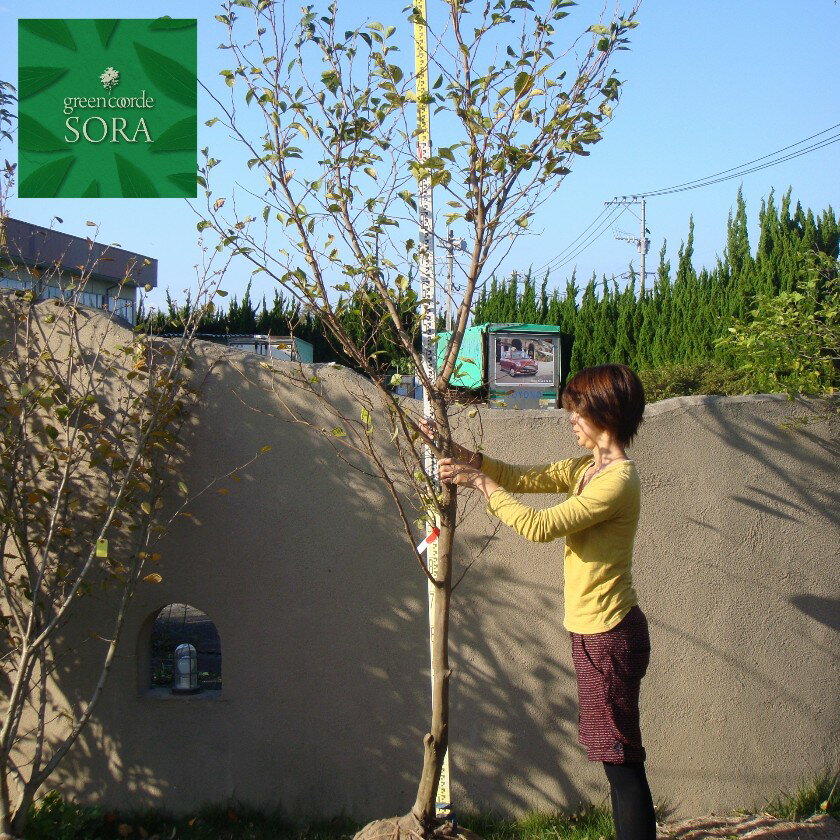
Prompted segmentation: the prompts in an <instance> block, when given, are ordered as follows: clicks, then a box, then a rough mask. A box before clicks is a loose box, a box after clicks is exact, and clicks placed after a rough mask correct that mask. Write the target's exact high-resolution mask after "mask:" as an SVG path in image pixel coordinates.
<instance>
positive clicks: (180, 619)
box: [148, 604, 222, 691]
mask: <svg viewBox="0 0 840 840" xmlns="http://www.w3.org/2000/svg"><path fill="white" fill-rule="evenodd" d="M184 644H187V645H192V646H193V647H194V648H195V651H196V654H197V670H198V687H199V688H200V689H201V690H203V691H219V690H220V689H221V687H222V645H221V640H220V639H219V632H218V630H216V625H215V624H214V623H213V622H212V621H211V620H210V617H209V616H208V615H207V614H206V613H203V612H202V611H201V610H199V609H196V608H195V607H193V606H190V605H189V604H167V605H166V606H165V607H164V608H163V609H162V610H160V611H159V612H158V614H157V615H156V616H155V619H154V622H153V624H152V628H151V638H150V647H151V651H150V652H151V656H150V674H149V682H148V686H149V687H150V688H153V689H161V688H171V687H172V685H173V681H174V678H175V658H174V657H175V649H176V648H177V647H178V646H179V645H184Z"/></svg>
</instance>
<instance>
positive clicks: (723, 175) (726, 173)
mask: <svg viewBox="0 0 840 840" xmlns="http://www.w3.org/2000/svg"><path fill="white" fill-rule="evenodd" d="M837 128H840V123H837V124H836V125H832V126H829V127H828V128H825V129H823V130H822V131H818V132H817V133H816V134H812V135H811V136H810V137H805V138H804V139H802V140H798V141H797V142H796V143H791V144H790V145H788V146H783V147H782V148H781V149H776V151H775V152H769V153H768V154H766V155H762V156H761V157H757V158H754V159H753V160H748V161H746V162H745V163H741V164H739V165H738V166H732V167H730V168H729V169H722V170H721V171H720V172H715V173H713V174H711V175H706V176H704V177H703V178H696V179H694V180H693V181H684V182H683V183H681V184H674V185H673V186H670V187H662V188H660V189H656V190H648V191H647V192H639V193H633V196H634V197H636V198H643V197H644V198H647V197H649V196H659V195H669V194H670V193H676V192H685V191H687V190H693V189H699V188H700V187H708V186H710V185H711V184H718V183H720V182H721V181H728V180H731V179H732V178H738V177H740V176H741V175H748V174H750V173H751V172H758V171H759V170H761V169H767V168H769V167H771V166H776V165H777V164H779V163H784V162H785V161H788V160H793V159H794V158H797V157H801V156H802V155H806V154H810V153H811V152H815V151H817V150H818V149H823V148H825V147H826V146H830V145H832V144H833V143H836V142H837V141H838V140H840V134H836V135H834V136H832V137H827V138H824V139H823V140H820V141H819V142H817V143H814V144H813V145H811V146H809V147H807V148H805V149H798V150H797V151H795V152H791V153H790V154H788V155H783V156H782V157H780V158H776V156H777V155H780V154H782V153H783V152H787V151H788V150H789V149H795V148H796V147H797V146H801V145H802V144H803V143H808V142H810V141H811V140H814V139H815V138H817V137H822V135H824V134H828V133H829V132H830V131H834V130H836V129H837ZM768 158H774V159H773V160H767V159H768ZM759 161H766V162H765V163H761V164H760V165H758V166H753V164H755V163H759ZM745 167H752V168H745Z"/></svg>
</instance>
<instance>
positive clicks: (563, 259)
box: [535, 123, 840, 274]
mask: <svg viewBox="0 0 840 840" xmlns="http://www.w3.org/2000/svg"><path fill="white" fill-rule="evenodd" d="M838 128H840V123H837V124H835V125H832V126H829V127H828V128H825V129H823V130H822V131H818V132H817V133H816V134H812V135H810V136H809V137H805V138H804V139H802V140H798V141H797V142H796V143H791V144H789V145H787V146H783V147H782V148H781V149H776V151H774V152H769V153H768V154H766V155H761V156H760V157H757V158H754V159H753V160H748V161H746V162H745V163H741V164H739V165H738V166H732V167H730V168H729V169H722V170H721V171H720V172H715V173H713V174H711V175H706V176H704V177H703V178H696V179H694V180H693V181H684V182H683V183H680V184H674V185H673V186H670V187H662V188H660V189H656V190H649V191H647V192H639V193H632V194H631V195H632V197H633V198H649V197H651V196H662V195H670V194H672V193H678V192H686V191H687V190H695V189H700V188H701V187H708V186H711V185H712V184H718V183H721V182H722V181H729V180H732V179H733V178H739V177H741V176H743V175H749V174H751V173H752V172H758V171H760V170H762V169H768V168H769V167H771V166H776V165H777V164H780V163H785V162H786V161H789V160H794V159H795V158H798V157H801V156H802V155H806V154H810V153H811V152H815V151H818V150H819V149H824V148H826V147H827V146H831V145H833V144H834V143H837V142H838V141H840V133H838V134H836V135H833V136H831V137H823V135H825V134H828V133H829V132H831V131H834V130H835V129H838ZM818 137H823V139H822V140H819V141H818V142H816V143H813V144H812V145H811V146H808V147H806V148H804V149H797V150H796V151H790V150H791V149H796V147H797V146H802V145H803V143H809V142H810V141H812V140H815V139H816V138H818ZM789 151H790V153H789V154H786V155H783V154H782V153H783V152H789ZM778 155H782V157H777V156H778ZM768 158H772V160H768ZM761 161H765V162H764V163H761ZM753 164H758V165H757V166H753ZM619 207H623V209H622V211H621V213H618V215H616V212H617V211H618V208H619ZM628 210H630V212H631V213H632V215H634V216H636V218H637V219H639V216H638V214H636V213H635V211H633V210H632V209H631V207H630V205H629V204H624V205H622V204H620V203H618V202H607V203H606V204H605V205H604V209H603V210H601V212H600V213H599V214H598V215H597V216H596V217H595V218H594V219H593V220H592V221H591V222H590V223H589V224H588V225H587V226H586V227H585V228H584V229H583V230H582V231H581V232H580V233H579V234H578V235H577V236H576V237H575V238H574V239H573V240H572V241H571V242H570V243H569V244H568V245H567V246H566V247H565V248H564V249H563V250H562V251H560V252H559V253H558V254H556V255H555V256H554V257H552V258H551V259H550V260H549V261H548V262H547V263H545V264H544V265H542V266H541V267H540V268H538V269H536V270H535V274H544V273H546V272H552V271H557V270H558V269H560V268H562V267H563V266H565V265H568V264H569V263H570V262H572V261H573V260H575V259H577V257H578V256H580V254H582V253H583V252H584V251H585V250H587V249H588V248H589V247H590V246H591V245H593V244H594V243H595V242H597V241H598V239H600V238H601V237H602V236H603V235H604V233H606V231H607V227H608V226H609V225H610V223H612V226H613V227H615V224H616V223H617V222H618V219H619V218H621V216H622V215H623V214H624V213H625V212H627V211H628ZM605 214H608V215H607V217H606V218H604V215H605ZM640 221H641V220H640ZM593 228H595V229H594V230H593ZM590 231H592V232H591V233H590ZM581 240H583V241H582V242H581ZM578 243H580V245H578ZM569 252H571V254H570V253H569Z"/></svg>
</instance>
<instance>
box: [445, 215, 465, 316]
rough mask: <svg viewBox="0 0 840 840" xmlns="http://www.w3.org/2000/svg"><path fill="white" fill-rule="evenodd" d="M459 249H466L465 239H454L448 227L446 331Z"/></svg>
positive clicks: (450, 311)
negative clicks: (453, 273)
mask: <svg viewBox="0 0 840 840" xmlns="http://www.w3.org/2000/svg"><path fill="white" fill-rule="evenodd" d="M456 246H457V248H458V250H459V251H466V250H467V240H466V239H459V240H458V241H457V242H456V241H455V237H454V236H453V234H452V228H449V229H448V232H447V234H446V261H447V270H446V331H447V332H450V333H451V332H452V270H453V268H454V263H455V248H456Z"/></svg>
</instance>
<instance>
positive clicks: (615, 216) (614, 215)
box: [537, 206, 627, 274]
mask: <svg viewBox="0 0 840 840" xmlns="http://www.w3.org/2000/svg"><path fill="white" fill-rule="evenodd" d="M605 210H606V208H605ZM626 210H627V208H626V207H623V208H621V211H620V212H619V210H618V207H617V206H614V207H613V209H612V211H611V212H609V214H608V215H607V217H606V218H605V219H603V220H602V221H601V222H600V223H599V224H598V226H597V227H596V228H595V230H593V231H592V232H591V233H590V234H589V235H588V236H587V237H586V238H585V239H584V240H583V242H581V243H580V245H578V246H577V247H576V248H575V249H574V250H573V251H572V253H571V254H568V256H565V257H564V254H565V253H566V252H567V251H568V250H569V248H568V247H567V248H565V249H564V250H563V251H562V252H561V253H560V254H558V255H557V256H556V257H554V259H552V260H550V261H549V262H548V263H546V265H544V266H543V267H542V268H541V269H540V270H539V272H537V273H538V274H542V273H544V272H545V271H549V272H551V271H557V270H558V269H560V268H563V266H565V265H568V264H569V263H570V262H573V261H574V260H576V259H577V258H578V257H579V256H580V255H581V254H582V253H583V252H584V251H586V250H587V249H588V248H590V247H591V246H592V245H594V244H595V243H596V242H597V241H598V240H599V239H600V238H601V237H602V236H603V235H604V234H605V233H606V232H607V230H609V229H610V227H611V226H612V225H614V224H615V223H616V222H618V220H619V219H620V218H621V217H622V216H623V215H624V213H625V212H626ZM603 215H604V213H603V212H601V213H600V214H599V216H598V217H597V218H596V219H595V222H597V221H598V218H600V217H601V216H603ZM595 222H593V223H592V224H590V225H589V226H588V227H587V228H586V230H589V229H590V228H591V227H592V226H593V224H595ZM585 232H586V231H584V233H585ZM581 236H583V234H581ZM581 236H578V237H577V239H576V240H575V241H577V240H579V239H580V238H581Z"/></svg>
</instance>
